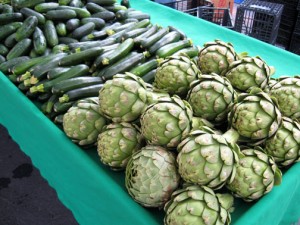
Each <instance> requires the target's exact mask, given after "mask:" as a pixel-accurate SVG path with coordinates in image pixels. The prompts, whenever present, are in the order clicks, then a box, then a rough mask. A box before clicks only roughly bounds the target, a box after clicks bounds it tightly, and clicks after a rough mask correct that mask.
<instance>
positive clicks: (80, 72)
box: [30, 64, 89, 93]
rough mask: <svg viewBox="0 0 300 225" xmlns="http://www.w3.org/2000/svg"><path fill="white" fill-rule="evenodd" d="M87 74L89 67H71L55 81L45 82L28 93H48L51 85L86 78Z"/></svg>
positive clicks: (80, 65) (81, 65)
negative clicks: (75, 78)
mask: <svg viewBox="0 0 300 225" xmlns="http://www.w3.org/2000/svg"><path fill="white" fill-rule="evenodd" d="M88 73H89V67H88V66H87V65H85V64H79V65H76V66H73V67H71V69H69V70H68V71H67V72H65V73H63V74H61V75H60V76H59V77H57V78H56V79H53V80H50V81H46V82H44V83H42V84H39V85H37V86H33V87H31V88H30V92H31V93H35V92H49V91H50V90H51V89H52V87H53V85H56V84H58V83H59V82H61V81H63V80H66V79H70V78H73V77H80V76H86V75H88Z"/></svg>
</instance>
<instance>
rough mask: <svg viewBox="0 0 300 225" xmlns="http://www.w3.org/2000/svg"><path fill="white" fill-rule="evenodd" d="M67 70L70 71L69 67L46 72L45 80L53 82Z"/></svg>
mask: <svg viewBox="0 0 300 225" xmlns="http://www.w3.org/2000/svg"><path fill="white" fill-rule="evenodd" d="M69 69H70V67H55V68H53V69H51V70H49V71H48V73H47V79H48V80H53V79H55V78H57V77H59V76H60V75H61V74H63V73H65V72H67V71H68V70H69Z"/></svg>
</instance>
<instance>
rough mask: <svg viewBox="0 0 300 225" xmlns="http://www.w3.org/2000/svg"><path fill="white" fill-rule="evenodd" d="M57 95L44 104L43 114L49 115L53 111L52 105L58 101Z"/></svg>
mask: <svg viewBox="0 0 300 225" xmlns="http://www.w3.org/2000/svg"><path fill="white" fill-rule="evenodd" d="M58 98H59V97H58V96H57V95H51V96H50V98H49V99H48V101H47V102H46V107H45V111H44V112H45V113H51V112H52V111H53V106H54V103H55V102H57V100H58Z"/></svg>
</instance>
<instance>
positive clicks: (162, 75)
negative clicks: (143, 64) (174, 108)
mask: <svg viewBox="0 0 300 225" xmlns="http://www.w3.org/2000/svg"><path fill="white" fill-rule="evenodd" d="M200 74H201V72H200V70H199V68H198V67H197V65H196V64H195V63H194V62H193V60H191V59H190V58H189V57H188V56H169V57H167V58H166V59H165V60H164V61H163V62H162V63H160V65H159V66H158V68H157V70H156V73H155V78H154V82H153V86H154V87H155V88H157V89H159V90H164V91H166V92H168V93H169V94H171V95H173V94H176V95H179V96H183V97H185V96H186V94H187V92H188V90H189V86H190V83H191V82H192V81H194V80H196V79H198V77H199V76H200Z"/></svg>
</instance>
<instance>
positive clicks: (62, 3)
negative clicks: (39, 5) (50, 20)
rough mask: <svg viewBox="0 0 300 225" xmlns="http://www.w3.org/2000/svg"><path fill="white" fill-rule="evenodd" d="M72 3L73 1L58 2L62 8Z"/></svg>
mask: <svg viewBox="0 0 300 225" xmlns="http://www.w3.org/2000/svg"><path fill="white" fill-rule="evenodd" d="M71 1H72V0H58V4H59V5H60V6H62V5H69V4H70V2H71Z"/></svg>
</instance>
